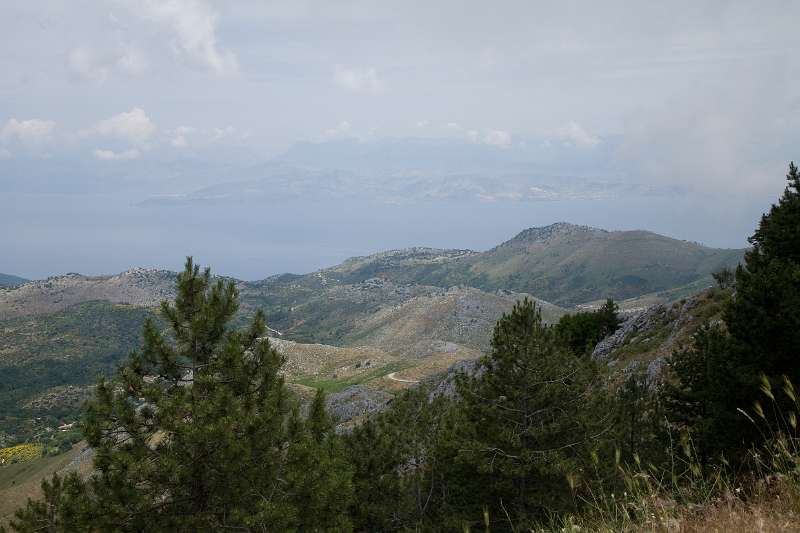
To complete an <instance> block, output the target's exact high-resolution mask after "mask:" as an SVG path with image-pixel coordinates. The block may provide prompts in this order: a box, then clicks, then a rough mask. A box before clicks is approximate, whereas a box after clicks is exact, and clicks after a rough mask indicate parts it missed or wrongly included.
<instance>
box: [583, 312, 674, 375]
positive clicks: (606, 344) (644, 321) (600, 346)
mask: <svg viewBox="0 0 800 533" xmlns="http://www.w3.org/2000/svg"><path fill="white" fill-rule="evenodd" d="M666 313H667V309H666V307H664V306H663V305H656V306H653V307H650V308H648V309H646V310H644V311H642V312H640V313H636V314H635V315H632V316H631V317H629V318H628V319H627V320H625V322H623V323H622V324H621V325H620V327H619V328H618V329H617V331H615V332H614V333H612V334H611V335H609V336H608V337H606V338H605V339H603V340H602V341H600V342H599V343H597V346H595V348H594V351H592V358H594V359H595V360H598V361H603V360H606V359H608V356H609V355H610V354H611V352H613V351H614V350H616V349H617V348H620V347H621V346H622V345H623V344H625V341H626V340H627V339H628V338H630V337H631V336H632V335H635V334H637V333H639V332H643V331H647V330H650V329H653V327H654V326H655V325H656V324H658V323H659V322H661V321H662V320H663V319H664V316H665V315H666Z"/></svg>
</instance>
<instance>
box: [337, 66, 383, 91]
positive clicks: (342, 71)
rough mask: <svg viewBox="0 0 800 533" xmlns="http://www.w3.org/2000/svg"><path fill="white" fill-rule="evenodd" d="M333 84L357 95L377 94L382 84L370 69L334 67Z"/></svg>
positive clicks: (376, 73)
mask: <svg viewBox="0 0 800 533" xmlns="http://www.w3.org/2000/svg"><path fill="white" fill-rule="evenodd" d="M333 82H334V83H335V84H336V85H338V86H340V87H343V88H345V89H348V90H350V91H353V92H357V93H377V92H380V90H381V89H383V82H381V80H380V79H379V78H378V72H377V71H376V70H375V69H374V68H372V67H368V68H349V67H345V66H342V65H336V69H335V70H334V72H333Z"/></svg>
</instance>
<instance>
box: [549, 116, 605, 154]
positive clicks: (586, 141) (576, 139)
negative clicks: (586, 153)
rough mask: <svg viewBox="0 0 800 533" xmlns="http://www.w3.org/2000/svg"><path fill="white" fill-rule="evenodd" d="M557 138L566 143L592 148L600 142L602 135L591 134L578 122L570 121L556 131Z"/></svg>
mask: <svg viewBox="0 0 800 533" xmlns="http://www.w3.org/2000/svg"><path fill="white" fill-rule="evenodd" d="M556 138H558V139H559V140H561V141H562V142H564V143H565V144H571V145H574V146H582V147H587V148H591V147H594V146H597V145H598V144H600V137H598V136H596V135H592V134H590V133H589V132H588V131H586V130H585V129H583V127H581V125H580V124H578V123H577V122H570V123H569V124H567V125H566V126H564V127H563V128H561V129H559V130H558V131H557V132H556Z"/></svg>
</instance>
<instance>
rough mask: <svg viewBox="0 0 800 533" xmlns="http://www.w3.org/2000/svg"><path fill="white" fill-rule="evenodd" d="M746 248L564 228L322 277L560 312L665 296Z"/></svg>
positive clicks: (411, 253) (413, 254)
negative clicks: (500, 293) (517, 295)
mask: <svg viewBox="0 0 800 533" xmlns="http://www.w3.org/2000/svg"><path fill="white" fill-rule="evenodd" d="M743 254H744V250H736V249H716V248H709V247H707V246H703V245H701V244H698V243H693V242H688V241H681V240H678V239H672V238H670V237H665V236H663V235H659V234H657V233H652V232H649V231H639V230H637V231H607V230H602V229H598V228H592V227H589V226H578V225H574V224H568V223H564V222H560V223H556V224H551V225H549V226H544V227H537V228H529V229H526V230H524V231H522V232H520V233H519V234H518V235H516V236H515V237H513V238H512V239H510V240H508V241H506V242H504V243H502V244H500V245H498V246H496V247H494V248H492V249H490V250H487V251H485V252H473V251H470V250H433V249H427V248H423V249H415V248H412V249H408V250H395V251H391V252H383V253H379V254H375V255H372V256H367V257H359V258H354V259H351V260H348V261H345V262H344V263H343V264H342V265H339V266H337V267H333V268H330V269H326V270H324V271H322V272H323V273H325V274H326V275H328V276H329V277H332V278H334V279H336V280H337V281H340V282H344V283H352V282H355V281H363V280H364V279H367V278H370V277H374V276H379V277H382V278H385V279H389V280H392V281H394V282H395V283H417V284H423V285H433V286H438V287H445V288H447V287H450V286H453V285H467V286H471V287H475V288H478V289H483V290H490V291H491V290H497V289H507V290H514V291H518V292H525V293H529V294H535V295H536V296H537V297H539V298H542V299H544V300H546V301H549V302H553V303H555V304H558V305H561V306H574V305H577V304H581V303H585V302H590V301H593V300H597V299H605V298H613V299H615V300H624V299H628V298H635V297H638V296H641V295H645V294H649V293H655V292H660V291H667V290H670V289H674V288H676V287H680V286H684V285H687V284H691V283H694V282H698V281H701V280H707V281H709V284H710V279H711V278H710V274H711V273H712V272H714V271H716V270H718V269H720V268H723V267H734V266H735V265H736V264H738V262H739V261H740V260H741V258H742V256H743Z"/></svg>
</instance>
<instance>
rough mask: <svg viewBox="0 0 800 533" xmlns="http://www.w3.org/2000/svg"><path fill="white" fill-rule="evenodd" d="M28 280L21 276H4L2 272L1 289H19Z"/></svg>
mask: <svg viewBox="0 0 800 533" xmlns="http://www.w3.org/2000/svg"><path fill="white" fill-rule="evenodd" d="M27 281H28V280H27V279H25V278H21V277H19V276H12V275H11V274H3V273H2V272H0V288H11V287H19V286H20V285H22V284H23V283H26V282H27Z"/></svg>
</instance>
